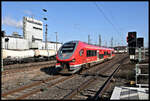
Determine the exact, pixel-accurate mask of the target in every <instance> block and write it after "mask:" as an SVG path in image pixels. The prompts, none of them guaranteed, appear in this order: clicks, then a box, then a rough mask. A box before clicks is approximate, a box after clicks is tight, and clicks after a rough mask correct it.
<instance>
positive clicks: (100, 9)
mask: <svg viewBox="0 0 150 101" xmlns="http://www.w3.org/2000/svg"><path fill="white" fill-rule="evenodd" d="M94 5H95V6H96V7H97V10H98V11H99V12H100V13H102V14H103V16H104V18H105V19H106V20H107V21H108V22H109V23H110V24H111V25H112V27H113V28H114V30H115V31H116V32H117V33H118V34H120V33H119V31H118V29H117V28H116V26H115V25H114V24H113V23H112V22H111V20H109V18H108V17H107V16H106V14H105V13H104V11H103V10H102V8H101V7H100V6H98V4H97V3H96V2H94ZM118 28H119V27H118Z"/></svg>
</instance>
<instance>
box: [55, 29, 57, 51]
mask: <svg viewBox="0 0 150 101" xmlns="http://www.w3.org/2000/svg"><path fill="white" fill-rule="evenodd" d="M55 33H56V53H57V32H55Z"/></svg>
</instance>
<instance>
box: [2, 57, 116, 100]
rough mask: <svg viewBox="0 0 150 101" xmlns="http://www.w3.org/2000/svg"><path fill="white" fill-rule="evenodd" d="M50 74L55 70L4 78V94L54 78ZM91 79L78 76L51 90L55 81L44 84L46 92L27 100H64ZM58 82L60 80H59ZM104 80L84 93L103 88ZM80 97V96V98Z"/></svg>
mask: <svg viewBox="0 0 150 101" xmlns="http://www.w3.org/2000/svg"><path fill="white" fill-rule="evenodd" d="M118 60H119V59H118ZM109 65H111V64H108V65H107V66H109ZM50 72H53V69H51V68H43V69H34V70H33V71H26V72H22V73H15V75H14V74H13V75H9V77H5V78H3V77H2V78H3V79H2V93H4V92H6V91H8V90H11V89H15V88H19V87H21V86H23V85H26V84H30V83H33V82H35V81H38V80H41V79H45V78H47V77H52V76H53V75H51V73H50ZM109 72H111V71H109ZM109 74H110V73H108V74H106V75H109ZM90 77H92V76H83V75H76V76H75V77H73V78H72V79H69V80H66V81H64V82H63V83H59V84H57V85H55V86H53V87H50V88H47V86H48V85H49V84H51V83H53V82H55V81H52V82H49V83H46V84H44V88H47V89H45V90H44V91H41V92H39V93H37V94H35V95H32V96H29V97H27V98H26V99H62V98H63V97H64V96H65V95H67V94H68V93H70V92H71V91H72V90H74V89H76V88H78V86H79V85H81V84H82V83H83V82H85V81H86V80H88V79H89V78H90ZM7 79H9V80H7ZM60 79H61V78H60ZM57 80H59V79H57ZM57 80H56V81H57ZM102 80H103V78H101V77H100V78H98V79H97V81H96V83H93V84H92V85H93V86H89V88H87V89H86V90H85V91H84V92H85V94H86V93H87V92H88V91H89V90H92V89H93V90H94V91H96V90H98V89H99V87H100V86H101V83H102V82H101V81H102ZM103 81H104V80H103ZM81 93H83V92H81ZM79 96H80V95H78V97H79ZM82 97H83V96H82ZM82 97H79V98H82ZM83 98H84V99H85V98H87V96H84V97H83Z"/></svg>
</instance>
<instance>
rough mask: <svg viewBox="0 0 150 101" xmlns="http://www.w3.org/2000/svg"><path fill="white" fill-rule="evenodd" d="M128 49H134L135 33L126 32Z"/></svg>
mask: <svg viewBox="0 0 150 101" xmlns="http://www.w3.org/2000/svg"><path fill="white" fill-rule="evenodd" d="M127 42H128V47H136V32H128V37H127Z"/></svg>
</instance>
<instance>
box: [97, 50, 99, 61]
mask: <svg viewBox="0 0 150 101" xmlns="http://www.w3.org/2000/svg"><path fill="white" fill-rule="evenodd" d="M97 60H99V50H97Z"/></svg>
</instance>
